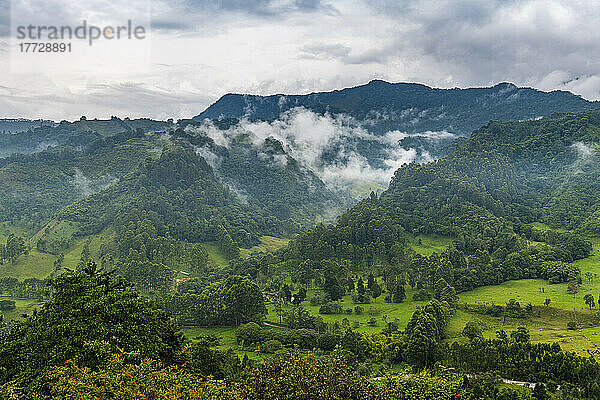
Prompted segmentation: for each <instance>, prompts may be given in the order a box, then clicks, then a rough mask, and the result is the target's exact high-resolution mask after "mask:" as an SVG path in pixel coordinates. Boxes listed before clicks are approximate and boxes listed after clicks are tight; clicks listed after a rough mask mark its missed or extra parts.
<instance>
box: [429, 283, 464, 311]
mask: <svg viewBox="0 0 600 400" xmlns="http://www.w3.org/2000/svg"><path fill="white" fill-rule="evenodd" d="M434 297H435V298H436V299H438V300H440V301H446V302H447V303H448V304H450V305H451V306H455V305H456V304H457V303H458V296H457V295H456V290H454V288H453V287H452V286H450V285H449V284H448V282H446V280H444V278H440V279H438V280H437V282H436V283H435V295H434Z"/></svg>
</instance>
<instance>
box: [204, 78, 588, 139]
mask: <svg viewBox="0 0 600 400" xmlns="http://www.w3.org/2000/svg"><path fill="white" fill-rule="evenodd" d="M297 107H303V108H306V109H307V110H310V111H312V112H315V113H317V114H324V113H330V114H332V115H339V114H347V115H349V116H351V117H353V118H355V119H356V120H358V121H360V122H363V123H364V124H365V126H366V127H367V128H368V129H369V130H370V131H372V132H374V133H384V132H385V131H388V130H400V131H403V132H406V133H408V134H415V133H421V132H426V131H442V130H444V131H448V132H450V133H453V134H456V135H459V136H466V135H470V134H471V132H472V131H473V130H475V129H477V128H479V127H481V126H482V125H484V124H486V123H487V122H488V121H490V120H498V121H511V120H527V119H535V118H539V117H544V116H548V115H550V114H552V113H555V112H579V111H585V110H590V109H594V108H599V107H600V102H598V101H587V100H585V99H583V98H581V97H580V96H577V95H574V94H573V93H570V92H566V91H552V92H543V91H540V90H537V89H532V88H522V87H517V86H515V85H513V84H512V83H499V84H497V85H495V86H492V87H482V88H468V89H460V88H453V89H438V88H431V87H429V86H426V85H422V84H418V83H389V82H385V81H381V80H373V81H371V82H369V83H367V84H366V85H361V86H356V87H352V88H347V89H342V90H334V91H331V92H317V93H311V94H306V95H285V94H275V95H271V96H257V95H250V94H226V95H224V96H223V97H221V98H220V99H219V100H218V101H217V102H215V103H214V104H212V105H211V106H210V107H208V108H207V109H206V110H205V111H204V112H202V113H201V114H199V115H197V116H196V117H194V119H195V120H204V119H211V120H214V119H224V118H236V119H240V118H261V119H266V120H276V119H280V118H281V117H282V115H283V114H285V113H286V112H288V111H290V110H291V109H293V108H297Z"/></svg>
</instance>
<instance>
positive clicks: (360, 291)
mask: <svg viewBox="0 0 600 400" xmlns="http://www.w3.org/2000/svg"><path fill="white" fill-rule="evenodd" d="M356 291H357V292H358V294H360V295H363V294H365V284H364V282H363V280H362V278H360V277H359V278H358V281H357V283H356ZM599 298H600V297H599Z"/></svg>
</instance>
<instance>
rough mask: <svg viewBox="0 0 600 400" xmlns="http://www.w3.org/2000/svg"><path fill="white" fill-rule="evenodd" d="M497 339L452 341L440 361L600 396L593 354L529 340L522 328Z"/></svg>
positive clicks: (598, 366)
mask: <svg viewBox="0 0 600 400" xmlns="http://www.w3.org/2000/svg"><path fill="white" fill-rule="evenodd" d="M498 336H499V337H500V338H498V339H483V338H480V337H477V338H474V339H473V340H470V341H469V342H467V343H459V342H454V343H453V344H452V345H451V346H449V348H448V349H447V350H446V354H445V355H444V356H445V358H444V361H443V362H445V363H447V364H448V365H450V366H453V367H455V368H458V369H459V370H462V371H468V372H469V373H484V372H496V373H498V374H499V375H500V376H503V377H505V378H508V379H513V380H518V381H525V382H543V383H545V384H547V385H548V386H549V387H554V388H555V389H556V388H557V387H558V386H559V385H560V386H562V387H563V389H565V388H566V389H567V391H571V392H574V394H575V395H577V397H579V396H581V397H584V398H590V399H594V398H599V397H600V364H598V362H597V361H596V360H595V359H594V358H593V357H582V356H579V355H577V354H575V353H572V352H565V351H562V350H561V348H560V346H559V344H558V343H552V344H550V343H531V342H530V341H529V334H528V332H527V331H526V330H520V331H517V332H514V334H513V335H511V336H510V337H509V336H508V335H507V334H506V333H505V332H504V331H499V332H498Z"/></svg>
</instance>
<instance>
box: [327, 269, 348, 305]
mask: <svg viewBox="0 0 600 400" xmlns="http://www.w3.org/2000/svg"><path fill="white" fill-rule="evenodd" d="M323 291H324V292H325V293H326V294H327V296H329V298H330V299H331V300H334V301H335V300H339V299H341V298H342V297H343V296H344V294H345V293H346V290H345V288H344V286H343V285H342V284H341V283H340V281H339V280H338V279H337V278H336V277H335V276H331V275H328V276H326V277H325V282H324V284H323Z"/></svg>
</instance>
